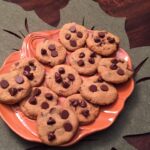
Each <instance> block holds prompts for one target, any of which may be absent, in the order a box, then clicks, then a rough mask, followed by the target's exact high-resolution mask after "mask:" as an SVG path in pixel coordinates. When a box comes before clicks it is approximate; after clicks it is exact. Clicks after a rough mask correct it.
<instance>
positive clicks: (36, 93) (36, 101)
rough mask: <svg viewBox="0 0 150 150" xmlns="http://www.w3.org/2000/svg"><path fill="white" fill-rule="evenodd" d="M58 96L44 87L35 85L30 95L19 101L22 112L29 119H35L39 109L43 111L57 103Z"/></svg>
mask: <svg viewBox="0 0 150 150" xmlns="http://www.w3.org/2000/svg"><path fill="white" fill-rule="evenodd" d="M57 100H58V96H57V95H56V94H55V93H54V92H52V91H51V90H50V89H48V88H46V87H35V88H33V89H32V92H31V95H30V97H28V98H27V99H24V100H23V101H22V102H21V103H20V108H21V110H22V112H23V113H24V114H25V115H26V116H27V117H29V118H31V119H36V118H37V115H38V113H39V112H40V111H45V110H47V109H49V108H50V107H53V106H55V105H56V104H57Z"/></svg>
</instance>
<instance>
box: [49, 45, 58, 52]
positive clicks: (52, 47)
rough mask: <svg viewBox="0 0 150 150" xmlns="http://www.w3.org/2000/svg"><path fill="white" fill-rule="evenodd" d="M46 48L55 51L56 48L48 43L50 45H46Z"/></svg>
mask: <svg viewBox="0 0 150 150" xmlns="http://www.w3.org/2000/svg"><path fill="white" fill-rule="evenodd" d="M48 49H49V50H50V51H55V50H56V47H55V45H54V44H50V45H49V46H48Z"/></svg>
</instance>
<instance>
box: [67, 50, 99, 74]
mask: <svg viewBox="0 0 150 150" xmlns="http://www.w3.org/2000/svg"><path fill="white" fill-rule="evenodd" d="M100 59H101V57H100V56H99V55H97V54H96V53H95V52H93V51H90V50H89V49H88V48H80V49H78V50H76V51H75V52H73V53H72V54H71V55H70V56H69V62H70V64H71V66H72V67H73V68H74V69H76V70H77V71H78V73H79V74H82V75H92V74H94V73H95V72H96V71H97V67H98V63H99V61H100Z"/></svg>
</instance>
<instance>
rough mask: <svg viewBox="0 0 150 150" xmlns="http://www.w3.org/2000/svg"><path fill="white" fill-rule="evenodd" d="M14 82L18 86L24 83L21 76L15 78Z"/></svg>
mask: <svg viewBox="0 0 150 150" xmlns="http://www.w3.org/2000/svg"><path fill="white" fill-rule="evenodd" d="M15 80H16V82H17V83H18V84H22V83H24V79H23V77H21V76H16V78H15Z"/></svg>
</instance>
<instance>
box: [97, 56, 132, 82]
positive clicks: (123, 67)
mask: <svg viewBox="0 0 150 150" xmlns="http://www.w3.org/2000/svg"><path fill="white" fill-rule="evenodd" d="M98 72H99V74H100V75H101V77H102V78H103V79H104V80H105V81H108V82H110V83H114V84H119V83H123V82H126V81H127V80H128V79H129V78H131V76H132V74H133V71H131V70H130V69H128V62H127V61H125V60H120V59H117V58H103V59H101V61H100V62H99V66H98Z"/></svg>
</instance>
